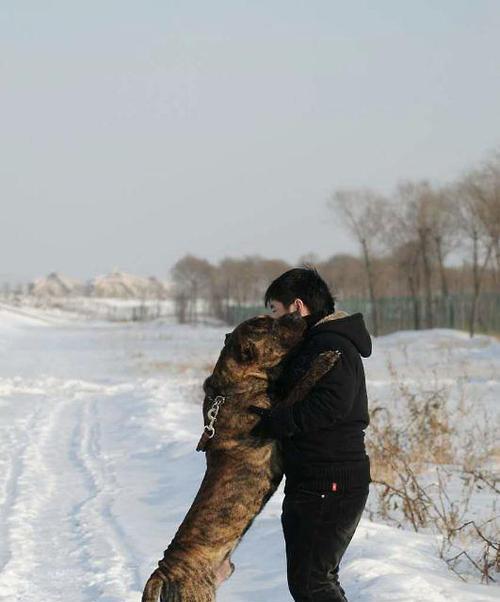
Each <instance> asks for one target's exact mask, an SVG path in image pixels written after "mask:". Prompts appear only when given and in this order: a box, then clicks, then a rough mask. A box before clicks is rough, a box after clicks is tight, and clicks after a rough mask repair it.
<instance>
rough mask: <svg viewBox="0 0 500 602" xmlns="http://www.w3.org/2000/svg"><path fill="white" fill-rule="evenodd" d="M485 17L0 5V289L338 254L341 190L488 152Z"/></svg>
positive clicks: (447, 10)
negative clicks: (200, 261) (203, 264)
mask: <svg viewBox="0 0 500 602" xmlns="http://www.w3.org/2000/svg"><path fill="white" fill-rule="evenodd" d="M499 31H500V2H498V1H497V0H491V1H489V0H468V1H465V0H432V1H430V0H420V1H419V2H409V1H407V2H401V1H400V0H377V1H374V0H372V1H369V0H351V1H350V2H346V1H345V0H342V1H339V0H307V1H306V0H304V1H302V0H265V1H264V0H253V1H242V0H227V1H224V0H212V1H210V2H207V1H206V0H199V1H190V0H183V1H182V2H181V1H167V0H142V1H141V2H136V1H134V2H132V1H129V0H104V1H103V0H100V1H95V0H86V1H85V2H76V1H69V0H44V1H43V2H40V1H39V0H23V1H22V2H20V1H19V0H2V1H1V2H0V108H1V111H0V136H1V145H0V209H1V213H0V215H1V218H0V282H2V281H11V282H14V281H23V280H30V279H32V278H35V277H38V276H41V275H44V274H47V273H49V272H51V271H59V272H61V273H63V274H65V275H68V276H72V277H75V278H81V279H87V278H91V277H93V276H95V275H97V274H101V273H106V272H109V271H110V270H112V269H120V270H124V271H128V272H132V273H137V274H143V275H156V276H158V277H161V278H168V276H169V269H170V267H171V266H172V265H173V264H174V263H175V261H177V260H178V259H179V258H181V257H182V256H183V255H185V254H186V253H190V254H194V255H197V256H199V257H204V258H206V259H208V260H210V261H212V262H214V263H215V262H218V261H220V260H221V259H222V258H224V257H225V256H232V257H244V256H246V255H256V254H257V255H261V256H265V257H274V258H281V259H285V260H286V261H289V262H290V263H292V264H294V263H296V262H298V261H299V260H300V258H301V257H302V256H303V255H305V254H308V253H315V254H317V255H318V256H319V257H320V258H327V257H330V256H331V255H333V254H335V253H344V252H349V253H357V252H358V250H357V246H356V243H355V241H354V240H353V239H352V237H351V235H350V234H349V233H348V232H347V231H346V228H345V227H344V225H343V224H342V223H341V221H340V219H339V217H338V216H337V215H335V214H334V213H333V212H332V210H331V209H329V208H328V206H327V201H328V198H329V196H330V195H331V194H332V192H333V191H334V190H335V189H337V188H340V187H358V186H370V187H373V188H375V189H377V190H379V191H381V192H385V193H390V191H391V190H393V188H394V187H395V185H396V184H397V182H398V181H400V180H404V179H421V178H427V179H430V180H431V181H433V182H436V183H446V182H447V181H450V180H453V179H455V178H457V177H459V176H460V175H461V174H462V173H463V172H464V170H466V169H467V168H469V167H472V166H474V165H476V164H477V163H478V162H480V161H482V160H483V159H484V158H485V156H486V155H487V154H488V153H489V152H491V151H492V150H494V149H496V148H498V147H499V146H500V128H499V126H500V77H499V74H500V70H499V67H500V36H499V35H498V32H499Z"/></svg>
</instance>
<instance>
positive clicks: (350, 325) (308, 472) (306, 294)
mask: <svg viewBox="0 0 500 602" xmlns="http://www.w3.org/2000/svg"><path fill="white" fill-rule="evenodd" d="M265 305H266V307H267V306H268V305H269V306H270V309H271V313H272V316H273V317H275V318H278V317H280V316H281V315H283V314H285V313H292V312H295V311H296V312H299V314H300V315H301V316H303V317H304V319H305V320H306V321H307V324H308V328H307V330H306V334H305V336H304V339H303V341H302V343H301V344H300V345H299V346H298V348H297V349H296V350H294V351H293V352H292V353H290V354H289V356H288V357H287V358H286V359H285V362H284V370H283V374H282V377H281V378H280V379H279V381H278V382H277V383H276V387H275V390H274V391H273V393H275V394H276V395H277V396H278V397H281V398H282V397H284V396H285V395H286V393H287V391H290V390H291V388H293V386H294V384H295V383H296V382H297V381H298V380H299V379H300V377H301V376H302V375H303V374H305V372H306V371H307V369H308V367H309V366H310V365H311V362H312V360H313V358H314V357H316V356H317V355H318V354H319V353H321V352H323V351H326V350H332V349H336V350H338V351H340V353H341V356H340V359H339V360H338V361H337V363H336V364H335V365H334V366H333V367H332V368H331V369H330V370H329V371H328V372H327V373H326V374H325V375H324V376H323V377H322V378H321V379H320V380H319V381H318V383H317V384H316V385H315V387H314V388H313V389H312V390H311V391H310V393H309V395H308V396H307V397H306V398H305V399H303V400H301V401H299V402H297V403H296V404H295V405H293V406H291V407H287V408H275V409H273V410H265V409H263V408H257V407H256V406H252V408H251V411H253V412H255V413H256V414H259V415H260V416H261V420H260V421H259V423H258V424H257V426H256V427H255V428H254V432H253V434H255V435H256V436H264V437H273V438H277V439H279V440H280V441H281V445H282V451H283V460H284V472H285V478H286V481H285V498H284V500H283V506H282V514H281V521H282V526H283V534H284V538H285V547H286V557H287V580H288V587H289V590H290V593H291V594H292V597H293V599H294V600H295V601H296V602H306V601H308V602H309V601H314V602H319V601H321V602H327V601H328V602H331V601H334V600H335V601H343V602H346V601H347V598H346V597H345V592H344V590H343V588H342V587H341V585H340V583H339V579H338V570H339V563H340V560H341V558H342V556H343V554H344V552H345V550H346V548H347V546H348V545H349V542H350V541H351V538H352V536H353V535H354V532H355V530H356V527H357V525H358V523H359V520H360V518H361V514H362V512H363V509H364V507H365V504H366V500H367V498H368V493H369V483H370V482H371V478H370V461H369V457H368V456H367V454H366V451H365V445H364V429H365V428H366V427H367V426H368V424H369V416H368V402H367V394H366V384H365V375H364V369H363V362H362V360H361V356H363V357H368V356H369V355H371V349H372V345H371V338H370V334H369V333H368V331H367V329H366V326H365V323H364V320H363V316H362V314H361V313H354V314H352V315H349V314H347V313H346V312H342V311H335V304H334V298H333V297H332V294H331V293H330V291H329V289H328V286H327V285H326V283H325V282H324V281H323V279H322V278H321V277H320V275H319V274H318V272H317V271H316V270H315V269H313V268H294V269H292V270H289V271H287V272H285V273H284V274H282V275H281V276H280V277H279V278H277V279H276V280H274V281H273V282H272V283H271V285H270V286H269V288H268V289H267V291H266V294H265Z"/></svg>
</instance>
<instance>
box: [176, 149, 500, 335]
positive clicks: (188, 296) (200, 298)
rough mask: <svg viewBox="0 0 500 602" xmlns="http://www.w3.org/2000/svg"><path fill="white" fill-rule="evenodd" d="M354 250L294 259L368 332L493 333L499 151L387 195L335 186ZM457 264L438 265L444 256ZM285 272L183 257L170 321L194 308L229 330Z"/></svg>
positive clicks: (499, 298)
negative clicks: (447, 179) (362, 320)
mask: <svg viewBox="0 0 500 602" xmlns="http://www.w3.org/2000/svg"><path fill="white" fill-rule="evenodd" d="M327 205H328V207H329V209H330V210H331V211H332V214H333V216H334V217H335V219H336V221H340V222H341V223H342V224H343V225H344V227H345V228H346V229H347V230H348V231H349V232H350V234H351V235H352V236H353V237H354V238H355V240H356V241H357V243H358V244H359V249H360V254H359V256H357V257H356V256H353V255H349V254H336V255H333V256H331V257H330V258H328V259H325V260H320V259H319V258H318V257H316V256H315V255H308V256H304V257H302V258H301V259H300V260H299V262H298V265H312V266H314V267H315V268H316V269H318V271H319V273H320V274H321V275H322V277H323V278H324V279H325V280H326V282H327V283H328V284H329V286H330V288H331V290H332V292H333V294H334V296H335V297H336V299H337V306H338V307H343V308H345V309H347V310H351V311H362V312H363V313H364V314H365V317H366V318H367V321H368V323H369V325H370V328H371V332H372V333H373V334H374V335H377V334H383V333H386V332H390V331H393V330H397V329H401V328H412V329H413V328H414V329H420V328H432V327H437V326H439V327H452V328H460V329H467V330H468V331H469V332H470V334H471V336H472V335H473V334H474V332H476V331H478V330H480V331H482V332H500V154H494V155H492V156H491V157H490V158H489V159H488V160H486V161H485V162H483V163H482V164H481V165H479V166H478V167H477V168H474V169H471V170H470V171H468V172H467V173H466V174H465V175H464V176H463V177H462V178H460V179H459V180H457V181H456V182H452V183H451V184H447V185H445V186H444V185H443V186H435V185H432V184H431V183H429V182H428V181H418V182H410V181H407V182H402V183H400V184H399V185H398V186H397V187H396V189H395V191H394V192H393V194H392V195H390V196H383V195H381V194H379V193H378V192H375V191H374V190H371V189H369V188H363V189H349V190H346V189H343V190H336V191H335V192H334V193H333V194H332V195H331V197H330V198H329V199H328V201H327ZM453 252H455V253H457V252H458V253H460V254H461V256H463V257H464V258H465V259H464V261H463V263H462V265H461V266H460V267H456V266H451V265H449V264H447V260H448V259H449V257H450V255H451V253H453ZM291 267H296V266H292V265H290V264H288V263H286V262H285V261H282V260H277V259H266V258H263V257H261V256H247V257H244V258H225V259H223V260H222V261H220V262H219V263H217V264H216V265H215V264H212V263H210V262H209V261H207V260H206V259H203V258H200V257H195V256H193V255H186V256H184V257H182V258H181V259H179V260H178V261H177V263H176V264H175V265H174V266H173V268H172V271H171V275H172V280H173V282H174V295H175V307H176V313H177V317H178V319H179V321H180V322H190V321H196V320H197V317H198V315H199V311H200V310H199V308H200V307H203V310H204V313H205V312H208V313H209V314H210V315H213V316H214V317H217V318H220V319H222V320H225V321H226V322H228V323H230V324H235V323H237V322H238V321H240V320H241V319H243V318H245V317H247V316H248V315H252V312H253V313H255V312H256V311H259V310H260V311H263V310H264V308H263V306H262V303H263V295H264V292H265V290H266V288H267V286H269V284H270V282H271V281H272V280H273V279H274V278H276V277H277V276H279V275H280V274H281V273H282V272H284V271H286V270H287V269H289V268H291Z"/></svg>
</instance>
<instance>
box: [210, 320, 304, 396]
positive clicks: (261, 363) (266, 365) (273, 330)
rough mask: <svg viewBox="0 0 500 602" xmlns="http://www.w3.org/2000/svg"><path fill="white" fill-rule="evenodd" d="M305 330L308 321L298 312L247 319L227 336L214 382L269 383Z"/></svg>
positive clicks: (216, 367) (222, 384) (221, 384)
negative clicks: (253, 379) (255, 380)
mask: <svg viewBox="0 0 500 602" xmlns="http://www.w3.org/2000/svg"><path fill="white" fill-rule="evenodd" d="M305 330H306V321H305V320H304V319H303V318H302V317H300V315H299V314H298V313H297V312H294V313H291V314H285V315H284V316H282V317H281V318H277V319H275V318H272V317H271V316H269V315H264V314H263V315H259V316H255V317H254V318H250V319H248V320H245V321H244V322H242V323H241V324H239V325H238V326H237V327H236V328H235V329H234V330H233V331H232V332H231V333H228V334H227V335H226V338H225V343H224V348H223V349H222V351H221V354H220V356H219V359H218V361H217V364H216V366H215V368H214V372H213V374H212V377H211V379H210V382H211V383H212V384H213V383H214V382H217V383H219V385H220V386H224V384H226V385H229V384H230V383H235V382H242V381H243V379H245V378H248V377H250V376H253V377H256V378H259V379H262V380H266V379H267V375H268V373H269V371H271V370H272V369H273V368H275V367H276V366H277V365H278V364H279V363H280V361H281V360H282V359H283V357H284V356H285V355H286V354H287V353H288V352H289V351H290V350H291V349H292V348H293V347H295V345H297V344H298V343H299V342H300V341H301V339H302V337H303V335H304V332H305ZM207 380H208V379H207ZM205 391H206V389H205Z"/></svg>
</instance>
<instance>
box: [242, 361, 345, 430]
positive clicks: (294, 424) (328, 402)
mask: <svg viewBox="0 0 500 602" xmlns="http://www.w3.org/2000/svg"><path fill="white" fill-rule="evenodd" d="M355 392H356V372H355V368H354V366H353V365H352V363H351V362H350V360H349V358H347V357H346V354H345V353H342V356H341V357H340V359H339V360H338V361H337V362H336V363H335V365H334V366H333V367H332V368H331V369H330V370H329V371H328V372H327V373H326V374H324V375H323V376H322V377H321V378H320V379H319V380H318V381H317V383H316V384H315V385H314V387H313V388H312V389H311V391H310V392H309V394H308V395H306V397H304V398H303V399H301V400H299V401H297V402H295V404H293V405H291V406H287V407H283V406H281V407H280V405H279V404H278V406H276V407H275V408H273V409H272V410H265V409H262V408H256V407H255V406H251V408H250V411H253V412H255V413H256V414H258V415H260V416H261V418H262V419H261V422H260V423H258V424H257V425H256V427H255V428H254V431H253V434H256V435H261V436H267V437H273V438H282V437H289V436H291V435H294V434H295V433H298V432H303V433H304V432H308V431H314V430H318V429H320V428H324V427H325V426H330V425H332V424H335V423H336V422H339V421H341V420H343V419H344V417H345V416H347V415H348V414H349V412H350V411H351V408H352V404H353V401H354V397H355ZM252 408H254V409H252Z"/></svg>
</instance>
